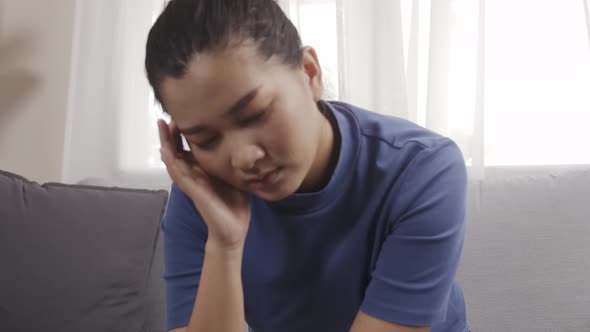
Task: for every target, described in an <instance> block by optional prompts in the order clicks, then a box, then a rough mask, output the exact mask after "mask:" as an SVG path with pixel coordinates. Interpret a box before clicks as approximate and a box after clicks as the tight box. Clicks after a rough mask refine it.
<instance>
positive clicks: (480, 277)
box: [458, 167, 590, 332]
mask: <svg viewBox="0 0 590 332" xmlns="http://www.w3.org/2000/svg"><path fill="white" fill-rule="evenodd" d="M535 173H536V174H535ZM526 174H529V175H526ZM530 174H535V175H530ZM469 197H470V204H469V221H468V226H467V235H466V241H465V247H464V252H463V259H462V262H461V266H460V268H459V274H458V277H459V281H460V282H461V285H462V287H463V289H464V293H465V300H466V303H467V315H468V321H469V324H470V326H471V328H472V330H473V331H477V332H496V331H505V332H512V331H514V332H527V331H560V332H567V331H572V332H573V331H576V332H579V331H590V167H586V168H585V169H574V170H570V171H568V170H557V171H541V172H524V171H519V170H516V171H515V172H511V171H509V170H507V171H504V172H497V174H496V175H492V176H490V177H488V178H486V179H485V180H484V181H483V182H472V183H471V185H470V193H469Z"/></svg>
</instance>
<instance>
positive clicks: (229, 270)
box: [158, 41, 428, 332]
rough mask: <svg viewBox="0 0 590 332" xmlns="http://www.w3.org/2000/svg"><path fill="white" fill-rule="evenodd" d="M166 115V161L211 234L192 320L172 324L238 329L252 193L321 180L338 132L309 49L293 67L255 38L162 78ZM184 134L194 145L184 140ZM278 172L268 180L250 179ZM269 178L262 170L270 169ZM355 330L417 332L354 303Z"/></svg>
mask: <svg viewBox="0 0 590 332" xmlns="http://www.w3.org/2000/svg"><path fill="white" fill-rule="evenodd" d="M160 87H161V88H160V94H161V96H162V104H163V106H164V108H165V109H166V111H167V112H168V113H169V114H170V115H171V117H172V120H173V121H172V123H170V125H167V124H166V123H165V122H164V121H159V122H158V128H159V134H160V142H161V154H162V160H163V161H164V163H165V164H166V168H167V170H168V173H169V175H170V177H171V178H172V180H173V181H174V183H175V184H176V185H178V186H179V188H180V189H181V190H182V191H183V192H184V193H185V194H187V195H188V196H189V197H190V198H191V200H192V201H193V203H194V205H195V207H196V208H197V209H198V211H199V213H200V214H201V216H202V217H203V219H204V221H205V223H206V224H207V227H208V233H209V237H208V239H207V243H206V246H205V259H204V262H203V268H202V273H201V280H200V285H199V292H198V294H197V297H196V300H195V305H194V309H193V313H192V317H191V320H190V323H189V325H188V326H187V327H184V328H181V329H176V330H173V331H175V332H177V331H189V332H203V331H224V332H243V329H244V304H243V302H244V300H243V287H242V280H241V264H242V262H241V259H242V255H243V249H244V241H245V238H246V234H247V231H248V226H249V222H250V204H249V199H248V194H247V193H248V192H251V193H254V194H255V195H257V196H259V197H261V198H262V199H265V200H268V201H276V200H280V199H282V198H285V197H287V196H288V195H290V194H292V193H294V192H311V191H317V190H320V189H321V188H323V186H324V185H325V184H326V183H327V181H328V179H329V178H330V176H331V172H332V170H333V165H334V162H335V156H337V151H338V148H339V147H338V137H337V135H335V130H334V128H333V126H332V125H331V122H330V119H328V118H327V117H326V116H324V115H323V114H322V113H321V112H320V111H319V110H318V107H317V102H318V101H319V100H320V97H321V95H322V92H323V86H322V77H321V70H320V65H319V61H318V58H317V55H316V53H315V51H314V50H313V49H311V48H305V49H304V51H303V59H302V61H301V63H300V64H299V65H297V66H289V65H285V64H283V63H282V62H281V61H280V59H276V58H270V59H262V58H261V57H260V56H259V55H258V53H257V50H256V47H255V45H254V44H253V43H250V42H248V41H245V42H240V43H234V44H231V45H230V46H228V47H226V48H225V49H221V50H214V51H210V52H207V53H203V54H197V55H195V57H194V58H193V59H192V61H191V62H190V64H189V66H188V71H187V73H186V75H184V76H183V77H182V78H180V79H176V78H172V77H166V78H164V79H163V80H162V82H161V85H160ZM181 134H182V135H184V137H185V138H186V140H187V142H188V143H189V146H190V151H184V150H183V149H182V142H181V136H180V135H181ZM270 171H276V172H275V173H274V175H273V177H272V181H266V182H264V183H261V182H260V181H256V180H257V179H260V178H262V177H265V176H266V175H267V174H269V172H270ZM266 178H267V179H268V176H266ZM352 331H354V332H414V331H419V332H423V331H428V328H421V329H418V328H411V327H404V326H401V325H397V324H392V323H388V322H384V321H381V320H378V319H376V318H372V317H370V316H368V315H366V314H364V313H362V312H359V314H358V315H357V318H356V319H355V322H354V324H353V327H352Z"/></svg>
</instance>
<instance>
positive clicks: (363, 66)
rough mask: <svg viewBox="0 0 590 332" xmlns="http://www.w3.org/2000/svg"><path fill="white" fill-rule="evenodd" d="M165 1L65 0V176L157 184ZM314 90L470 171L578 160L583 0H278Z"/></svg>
mask: <svg viewBox="0 0 590 332" xmlns="http://www.w3.org/2000/svg"><path fill="white" fill-rule="evenodd" d="M164 2H165V1H164V0H149V1H147V2H146V1H145V0H102V1H87V0H79V1H78V2H77V9H76V12H77V17H76V34H75V36H74V43H73V44H74V48H73V58H74V62H73V64H72V75H71V89H70V100H69V110H68V123H67V133H66V143H65V149H64V150H65V155H64V169H63V180H64V181H65V182H79V181H82V180H84V179H88V178H95V179H102V180H103V182H105V183H107V184H114V185H125V184H132V185H141V186H147V187H166V186H167V185H168V182H167V181H168V180H167V177H166V173H165V170H164V169H163V165H162V164H161V163H160V162H159V152H158V151H159V146H158V138H157V131H156V128H155V119H156V118H157V117H158V116H162V114H161V112H159V109H158V107H157V105H155V104H154V103H153V96H152V95H151V92H150V89H149V86H148V83H147V80H146V79H145V74H144V69H143V58H144V47H145V41H146V36H147V32H148V30H149V27H150V25H151V24H152V22H153V20H154V18H155V15H157V14H158V13H159V12H160V11H161V9H162V6H163V3H164ZM280 3H281V5H282V6H283V8H284V10H285V12H286V13H287V14H288V16H289V17H290V18H291V19H292V21H293V22H294V23H295V25H296V26H297V27H298V29H299V31H300V33H301V35H302V39H303V41H304V43H306V44H308V45H311V46H314V47H315V48H316V49H317V51H318V54H319V56H320V62H321V63H322V67H323V70H324V74H325V80H326V87H327V93H326V98H330V99H339V100H343V101H346V102H350V103H352V104H356V105H358V106H361V107H364V108H367V109H370V110H373V111H377V112H381V113H385V114H390V115H393V116H399V117H403V118H407V119H409V120H411V121H414V122H417V123H418V124H420V125H422V126H425V127H427V128H430V129H432V130H435V131H437V132H439V133H441V134H443V135H446V136H449V137H451V138H452V139H454V140H455V141H456V142H457V143H458V144H459V145H460V146H461V148H462V150H463V153H464V156H465V159H466V163H467V164H468V166H469V171H470V176H471V177H472V178H474V179H482V178H483V177H484V170H485V171H486V172H488V171H489V170H490V167H492V166H503V167H516V166H522V165H529V166H534V165H572V164H578V165H581V164H590V148H588V142H590V130H587V126H588V123H590V97H589V96H590V22H589V16H590V15H589V14H588V3H587V1H586V0H543V1H539V0H493V1H485V0H436V1H435V0H370V1H358V0H280Z"/></svg>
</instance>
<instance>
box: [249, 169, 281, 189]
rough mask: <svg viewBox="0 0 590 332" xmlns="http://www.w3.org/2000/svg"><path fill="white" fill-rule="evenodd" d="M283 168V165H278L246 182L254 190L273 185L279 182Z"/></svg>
mask: <svg viewBox="0 0 590 332" xmlns="http://www.w3.org/2000/svg"><path fill="white" fill-rule="evenodd" d="M281 169H282V168H281V167H277V168H275V169H273V170H271V171H268V172H266V173H263V174H261V175H260V176H258V177H256V178H255V179H251V180H248V181H246V183H247V184H248V187H250V188H251V189H252V190H259V189H263V188H265V187H268V186H271V185H273V184H275V183H276V182H277V180H278V178H279V175H280V172H281Z"/></svg>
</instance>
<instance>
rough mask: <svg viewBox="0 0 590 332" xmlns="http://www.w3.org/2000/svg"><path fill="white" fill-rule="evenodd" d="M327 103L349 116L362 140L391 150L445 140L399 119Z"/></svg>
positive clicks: (436, 134)
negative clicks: (380, 144) (377, 143)
mask: <svg viewBox="0 0 590 332" xmlns="http://www.w3.org/2000/svg"><path fill="white" fill-rule="evenodd" d="M329 103H330V105H332V106H333V107H334V108H335V109H336V110H338V111H340V112H344V113H348V114H350V117H351V118H352V119H354V121H355V122H356V125H357V126H358V128H359V134H360V135H361V137H362V138H363V139H365V140H368V141H370V142H380V143H384V144H387V145H389V146H390V147H391V148H393V149H403V148H404V147H406V146H407V145H417V146H418V147H422V148H429V147H433V146H435V145H437V144H440V143H439V140H440V139H442V138H445V137H444V136H442V135H440V134H438V133H436V132H434V131H432V130H429V129H426V128H424V127H422V126H420V125H418V124H416V123H414V122H411V121H409V120H406V119H403V118H400V117H396V116H391V115H384V114H380V113H376V112H372V111H369V110H366V109H363V108H360V107H357V106H354V105H351V104H347V103H343V102H334V101H330V102H329Z"/></svg>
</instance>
